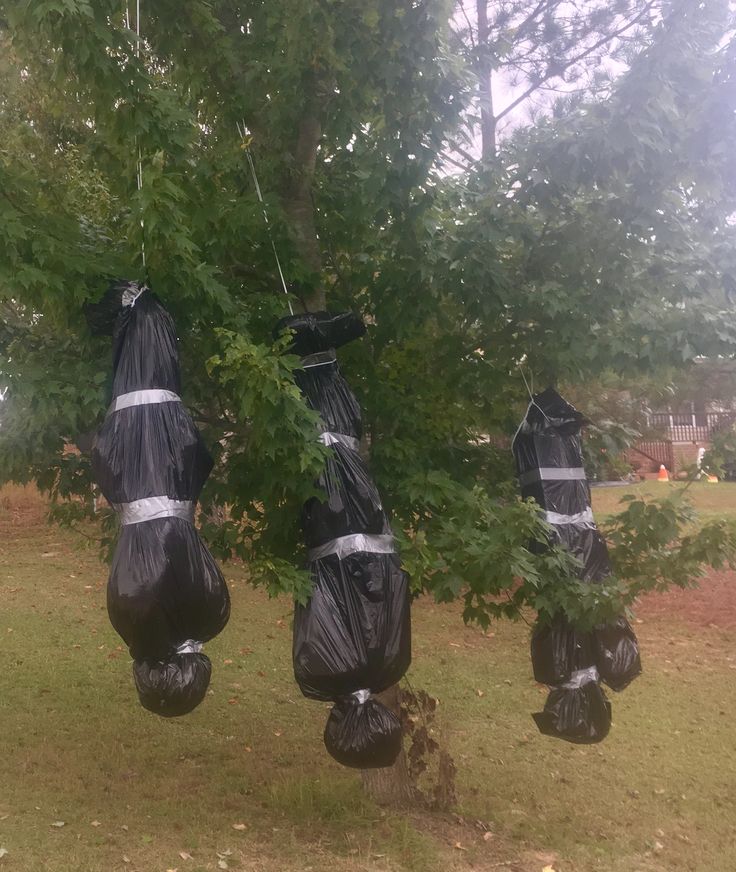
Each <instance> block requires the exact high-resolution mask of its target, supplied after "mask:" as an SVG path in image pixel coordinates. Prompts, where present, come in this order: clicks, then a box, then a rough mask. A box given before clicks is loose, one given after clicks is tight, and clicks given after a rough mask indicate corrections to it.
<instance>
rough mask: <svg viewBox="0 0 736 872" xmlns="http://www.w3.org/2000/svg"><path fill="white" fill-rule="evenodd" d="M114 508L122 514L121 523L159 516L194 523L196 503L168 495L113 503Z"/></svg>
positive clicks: (152, 519)
mask: <svg viewBox="0 0 736 872" xmlns="http://www.w3.org/2000/svg"><path fill="white" fill-rule="evenodd" d="M112 507H113V509H115V511H116V512H118V514H119V515H120V523H121V524H122V525H123V526H124V527H125V526H128V525H129V524H142V523H144V522H145V521H155V520H156V519H157V518H181V519H182V521H189V523H190V524H191V523H194V503H193V502H192V501H191V500H171V499H169V498H168V497H145V498H144V499H142V500H133V502H130V503H113V506H112Z"/></svg>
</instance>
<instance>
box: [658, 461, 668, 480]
mask: <svg viewBox="0 0 736 872" xmlns="http://www.w3.org/2000/svg"><path fill="white" fill-rule="evenodd" d="M669 480H670V474H669V473H668V472H667V467H666V466H665V465H664V463H662V464H660V467H659V475H658V476H657V481H669Z"/></svg>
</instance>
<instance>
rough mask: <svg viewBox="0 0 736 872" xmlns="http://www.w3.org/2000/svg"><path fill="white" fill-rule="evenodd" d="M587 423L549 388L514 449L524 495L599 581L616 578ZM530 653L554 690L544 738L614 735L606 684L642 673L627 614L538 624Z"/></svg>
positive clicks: (585, 573)
mask: <svg viewBox="0 0 736 872" xmlns="http://www.w3.org/2000/svg"><path fill="white" fill-rule="evenodd" d="M584 424H585V418H584V417H583V415H582V414H581V413H580V412H578V411H577V409H575V408H574V407H573V406H571V405H570V404H569V403H568V402H566V401H565V400H564V399H563V398H562V397H561V396H560V395H559V394H558V393H557V392H556V391H554V390H553V389H552V388H548V389H547V390H546V391H544V392H543V393H541V394H536V395H535V396H534V397H533V399H532V402H531V403H530V404H529V407H528V409H527V412H526V415H525V416H524V420H523V421H522V422H521V425H520V426H519V429H518V431H517V433H516V436H515V437H514V441H513V444H512V448H513V452H514V458H515V460H516V467H517V472H518V475H519V483H520V485H521V494H522V496H523V497H524V498H530V497H531V498H533V499H534V500H535V501H536V502H537V503H539V505H540V507H541V508H542V509H543V510H544V514H545V518H546V520H547V522H548V523H549V524H550V525H551V526H552V528H553V530H554V533H553V541H554V543H555V544H559V545H561V546H563V547H564V548H566V549H567V550H568V551H570V552H571V553H572V554H574V555H575V557H577V558H578V560H579V561H580V562H581V564H582V568H581V570H580V577H581V578H582V579H583V580H584V581H587V582H590V583H592V584H594V583H596V582H599V581H602V580H603V579H604V578H606V577H607V576H608V575H610V574H611V565H610V561H609V557H608V548H607V546H606V542H605V540H604V538H603V536H601V534H600V532H599V530H598V528H597V526H596V524H595V521H594V519H593V512H592V509H591V500H590V486H589V484H588V480H587V478H586V476H585V471H584V469H583V455H582V443H581V437H580V430H581V428H582V426H583V425H584ZM535 547H539V546H538V544H535ZM531 655H532V666H533V669H534V677H535V679H536V680H537V681H539V682H541V683H542V684H547V685H549V686H550V687H551V688H553V689H552V691H551V693H550V696H549V698H548V700H547V703H546V705H545V708H544V711H543V712H541V713H539V714H536V715H534V719H535V721H536V722H537V725H538V727H539V729H540V731H541V732H542V733H544V734H546V735H551V736H558V737H559V738H562V739H567V740H568V741H571V742H598V741H600V740H601V739H603V738H605V736H606V735H607V734H608V730H609V728H610V721H611V706H610V704H609V702H608V700H607V699H606V696H605V693H604V691H603V689H602V687H601V686H600V682H601V681H602V682H604V683H605V684H607V685H608V686H609V687H610V688H611V689H613V690H616V691H618V690H623V688H624V687H626V686H627V685H628V684H629V683H630V682H631V681H633V679H634V678H636V676H637V675H638V674H639V673H640V672H641V661H640V659H639V646H638V643H637V640H636V636H635V635H634V632H633V630H632V629H631V627H630V626H629V623H628V621H627V620H626V618H625V617H623V616H620V617H618V618H616V619H615V620H614V621H611V622H610V623H607V624H605V625H600V626H598V627H595V628H594V629H593V631H591V632H587V633H583V632H580V631H579V630H577V629H575V627H573V626H572V625H571V624H570V623H569V622H568V621H567V620H566V619H565V618H564V616H562V615H559V616H557V618H555V620H554V621H553V622H552V623H551V624H538V625H537V626H536V627H535V629H534V632H533V634H532V641H531Z"/></svg>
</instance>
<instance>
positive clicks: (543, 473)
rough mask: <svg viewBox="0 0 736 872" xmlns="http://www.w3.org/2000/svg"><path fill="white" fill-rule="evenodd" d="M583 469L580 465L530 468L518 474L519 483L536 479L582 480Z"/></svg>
mask: <svg viewBox="0 0 736 872" xmlns="http://www.w3.org/2000/svg"><path fill="white" fill-rule="evenodd" d="M584 479H585V470H584V469H583V468H582V466H577V467H574V466H542V467H540V468H539V469H530V470H529V472H524V473H522V474H521V475H520V476H519V484H520V485H522V486H523V485H525V484H534V483H535V482H538V481H582V480H584Z"/></svg>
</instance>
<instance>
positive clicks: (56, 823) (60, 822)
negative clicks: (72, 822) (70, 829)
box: [51, 821, 66, 828]
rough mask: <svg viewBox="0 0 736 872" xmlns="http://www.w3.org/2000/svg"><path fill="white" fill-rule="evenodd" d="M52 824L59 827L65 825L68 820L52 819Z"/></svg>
mask: <svg viewBox="0 0 736 872" xmlns="http://www.w3.org/2000/svg"><path fill="white" fill-rule="evenodd" d="M51 826H52V827H59V828H61V827H65V826H66V821H51Z"/></svg>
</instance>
